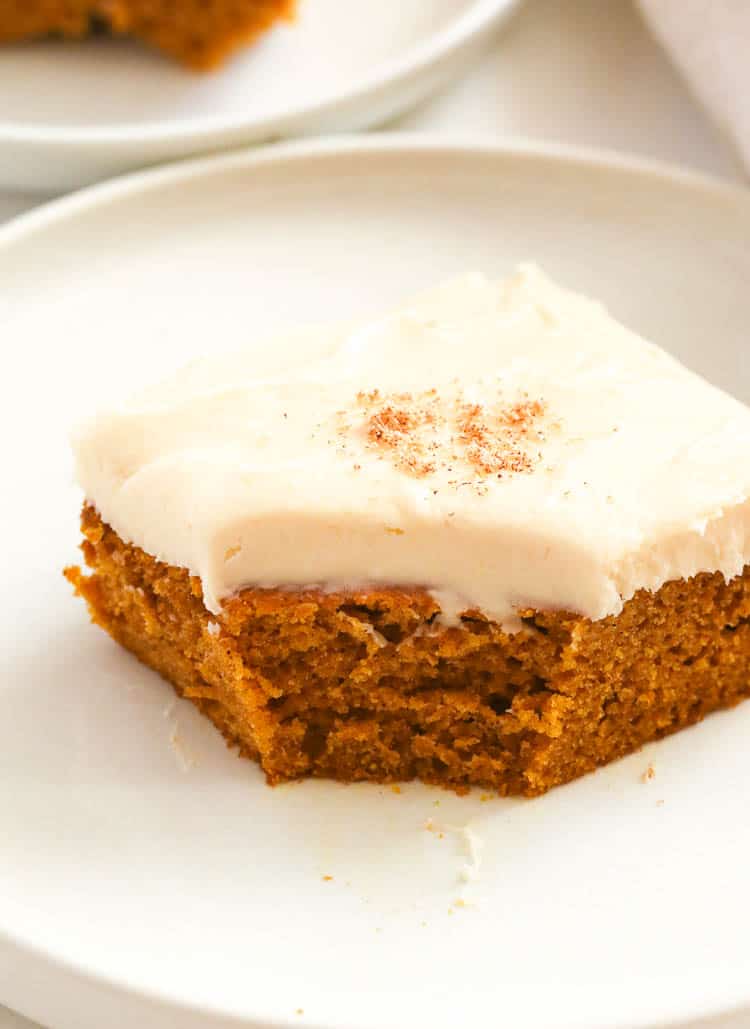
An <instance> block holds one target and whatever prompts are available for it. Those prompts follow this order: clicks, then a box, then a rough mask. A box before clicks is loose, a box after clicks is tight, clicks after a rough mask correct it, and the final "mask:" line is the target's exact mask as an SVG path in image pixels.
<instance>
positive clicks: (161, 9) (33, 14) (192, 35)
mask: <svg viewBox="0 0 750 1029" xmlns="http://www.w3.org/2000/svg"><path fill="white" fill-rule="evenodd" d="M294 7H295V0H178V2H175V0H21V2H20V3H19V2H18V0H0V43H9V42H15V41H18V40H22V39H30V38H35V37H39V36H64V37H66V38H69V39H74V38H78V37H81V36H86V35H88V34H89V33H90V32H91V31H92V30H95V29H98V28H105V29H106V30H107V31H109V32H112V33H114V34H116V35H128V36H136V37H137V38H138V39H141V40H143V41H144V42H145V43H148V44H149V45H150V46H154V47H157V48H158V49H160V50H162V51H163V52H164V53H166V54H169V55H170V56H171V57H174V58H175V59H176V60H178V61H180V62H181V63H182V64H185V65H187V66H188V67H191V68H195V69H206V68H213V67H214V66H216V65H217V64H220V63H221V61H223V60H224V58H225V57H227V55H228V54H230V53H231V52H232V51H233V50H235V49H236V48H237V47H239V46H241V45H243V44H246V43H250V42H252V40H253V39H255V37H256V36H259V35H260V34H261V33H262V32H265V31H266V29H268V28H270V27H271V25H273V23H274V22H276V21H278V20H279V19H281V18H291V17H292V15H293V13H294Z"/></svg>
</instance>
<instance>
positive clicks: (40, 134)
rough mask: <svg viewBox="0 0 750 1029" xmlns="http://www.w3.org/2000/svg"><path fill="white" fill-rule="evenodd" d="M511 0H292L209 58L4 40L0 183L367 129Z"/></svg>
mask: <svg viewBox="0 0 750 1029" xmlns="http://www.w3.org/2000/svg"><path fill="white" fill-rule="evenodd" d="M518 2H519V0H398V3H392V2H391V3H387V2H386V3H382V2H381V3H378V2H375V3H373V0H346V2H345V3H342V2H341V0H299V13H298V16H297V19H296V20H295V21H294V22H293V23H292V24H291V25H280V26H278V27H277V28H275V29H274V30H273V31H272V32H270V33H268V34H267V35H265V36H264V37H262V38H261V39H260V40H259V41H258V42H257V43H256V44H255V45H254V46H252V47H248V48H246V49H244V50H240V51H239V52H238V53H237V55H236V56H235V57H234V58H233V59H232V60H230V61H229V62H228V63H227V64H226V65H224V66H223V67H222V68H221V69H219V70H218V71H216V72H214V73H212V74H208V75H200V74H198V75H196V74H195V73H192V72H188V71H185V70H184V69H182V68H179V67H178V66H176V65H175V64H173V63H171V62H170V61H168V60H167V59H165V58H164V57H162V56H160V55H159V54H156V53H151V52H149V51H148V50H146V49H145V48H144V47H141V46H140V45H139V44H138V43H135V42H132V41H127V40H105V39H92V40H87V41H84V42H81V43H72V42H66V43H64V44H61V43H59V42H55V41H52V42H37V43H33V44H24V45H20V46H14V47H2V48H0V97H2V110H0V153H2V160H0V187H2V186H6V187H13V188H20V189H46V190H64V189H70V188H72V187H74V186H80V185H83V184H84V183H87V182H93V181H96V180H97V179H102V178H106V177H108V176H112V175H114V174H116V173H118V172H122V171H126V170H129V169H132V168H137V167H142V166H143V165H146V164H155V163H157V162H159V161H164V160H166V159H169V158H176V157H184V156H186V155H188V154H195V153H198V152H199V151H205V150H210V149H217V148H219V147H230V146H237V145H238V144H240V143H251V142H256V141H260V140H268V139H270V138H272V137H279V136H291V135H316V134H317V135H319V134H320V133H322V132H341V131H345V130H352V129H360V128H365V127H368V126H370V125H374V124H377V123H379V122H382V121H385V120H386V119H387V118H390V117H393V116H395V115H396V114H398V113H400V112H401V111H402V110H405V109H406V108H407V107H409V106H410V105H412V104H414V103H416V102H417V101H419V100H421V99H423V98H424V97H425V96H427V95H428V94H429V93H430V92H431V91H432V90H433V89H436V88H438V87H439V86H441V85H443V84H445V83H446V82H447V81H448V80H449V79H450V78H451V77H452V76H454V75H457V74H459V73H460V72H461V71H463V70H464V69H465V68H467V67H468V66H469V65H470V64H471V63H472V62H473V61H475V60H476V59H477V58H478V56H479V54H480V52H481V50H482V48H483V47H484V45H485V43H486V41H487V37H488V35H489V33H490V32H491V30H492V29H493V28H494V27H495V26H496V25H498V24H499V22H500V21H501V20H502V19H503V18H504V17H505V16H506V15H507V14H509V13H510V11H511V10H512V9H513V8H514V7H515V6H516V5H517V3H518Z"/></svg>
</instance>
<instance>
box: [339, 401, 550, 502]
mask: <svg viewBox="0 0 750 1029" xmlns="http://www.w3.org/2000/svg"><path fill="white" fill-rule="evenodd" d="M356 407H357V409H358V411H359V412H360V413H361V416H362V421H361V422H360V424H359V426H357V424H356V418H355V419H352V417H351V415H349V416H348V417H349V419H350V421H349V422H347V423H346V424H344V423H343V421H342V424H341V426H340V430H339V432H340V435H344V436H348V435H349V434H350V433H351V432H352V431H353V432H355V433H356V434H357V435H358V436H359V437H360V438H362V437H363V438H364V441H365V446H366V448H367V449H368V450H370V451H371V452H373V453H374V454H375V455H376V456H377V457H379V458H381V459H387V460H389V461H390V462H391V463H392V464H394V465H395V467H396V468H398V469H399V470H400V471H402V472H405V473H406V474H407V475H411V476H413V477H415V478H424V477H426V476H429V475H432V474H434V473H435V472H437V471H438V470H442V471H444V472H448V473H450V474H451V476H452V478H450V479H449V485H450V486H452V487H454V488H458V487H467V486H468V487H473V488H475V489H477V490H478V491H479V492H486V489H487V481H488V480H490V479H503V478H505V477H506V476H508V475H514V474H520V473H524V472H530V471H531V470H532V469H533V467H534V466H535V464H536V463H537V462H538V461H539V460H540V458H541V454H540V453H539V451H538V449H532V448H531V447H530V446H529V445H530V444H532V443H540V442H542V441H543V440H544V434H543V431H542V419H543V418H544V416H545V414H546V404H545V402H544V401H543V400H540V399H531V398H529V397H528V396H526V395H522V396H521V397H520V398H518V397H515V398H514V399H513V400H512V402H510V401H508V400H507V399H504V398H503V396H502V392H501V391H500V389H498V398H497V402H495V403H478V402H476V401H474V400H468V399H466V396H465V394H464V391H463V389H462V388H461V387H460V386H458V385H451V386H450V387H449V388H448V389H447V390H446V391H445V392H443V393H440V392H438V390H436V389H430V390H425V391H423V392H419V393H382V392H381V391H380V390H377V389H376V390H371V391H369V392H361V393H358V394H357V397H356ZM341 414H342V416H343V415H344V414H346V412H341ZM351 421H354V423H355V424H354V425H352V424H351ZM355 468H357V469H358V468H359V465H355ZM434 492H436V491H435V490H433V493H434Z"/></svg>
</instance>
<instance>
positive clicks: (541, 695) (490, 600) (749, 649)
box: [66, 267, 750, 795]
mask: <svg viewBox="0 0 750 1029" xmlns="http://www.w3.org/2000/svg"><path fill="white" fill-rule="evenodd" d="M74 447H75V455H76V464H77V474H78V479H79V482H80V484H81V486H82V487H83V490H84V493H85V503H84V508H83V523H82V524H83V534H84V543H83V553H84V557H85V560H86V564H87V565H88V566H89V568H90V574H88V575H86V574H84V573H83V572H82V571H81V570H80V569H78V568H70V569H68V570H67V572H66V574H67V576H68V578H69V579H70V581H71V582H72V583H73V584H74V586H75V588H76V591H77V592H78V593H79V594H80V595H81V596H83V597H84V598H85V600H86V602H87V603H88V606H89V610H90V612H91V616H92V618H93V620H94V621H95V622H96V623H98V624H99V625H101V626H102V627H103V628H104V629H106V630H107V632H109V633H110V634H111V635H112V636H113V637H114V639H115V640H117V641H118V642H119V643H120V644H122V645H123V646H124V647H126V648H127V649H128V650H130V651H132V652H133V653H134V654H135V655H137V657H139V658H140V659H141V661H143V662H145V663H146V664H147V665H149V666H151V667H152V668H154V669H156V670H157V671H158V672H160V673H161V674H162V675H163V676H164V677H166V678H167V679H168V680H169V681H170V682H171V683H172V684H173V685H174V687H175V689H176V690H177V692H178V693H179V694H180V695H182V696H185V697H189V698H190V699H191V700H193V701H194V703H195V704H196V705H198V707H199V708H200V709H201V710H202V711H203V712H204V713H205V714H206V715H207V716H208V717H209V718H210V719H211V720H212V721H213V722H214V723H215V725H216V726H217V727H218V728H219V729H220V730H221V731H222V732H223V733H224V735H225V736H226V738H227V739H228V740H229V741H230V742H231V743H232V744H235V745H236V746H237V747H238V748H239V749H240V751H241V752H242V753H243V754H245V755H246V756H248V757H251V758H253V759H255V760H256V761H258V762H260V764H261V766H262V768H263V770H264V772H265V774H266V776H267V778H268V781H269V782H271V783H277V782H281V781H283V780H286V779H290V778H296V777H301V776H323V777H330V778H334V779H339V780H344V781H352V780H361V779H367V780H374V781H377V782H389V781H396V780H404V779H411V778H419V779H421V780H423V781H426V782H433V783H441V784H444V785H447V786H451V787H453V788H456V789H462V788H465V787H468V786H471V785H478V786H482V787H485V788H490V789H493V790H496V791H498V792H499V793H501V794H515V793H522V794H527V795H533V794H538V793H542V792H544V791H545V790H547V789H549V788H550V787H552V786H555V785H557V784H559V783H563V782H566V781H568V780H570V779H573V778H575V777H576V776H579V775H581V774H583V773H584V772H587V771H590V770H592V769H594V768H595V767H596V766H598V765H602V764H605V763H607V762H609V761H611V760H613V759H614V758H617V757H619V756H621V755H623V754H626V753H628V752H630V751H632V750H634V749H636V748H638V747H639V746H640V745H642V744H643V743H645V742H647V741H650V740H655V739H658V738H660V737H662V736H665V735H667V734H668V733H672V732H674V731H675V730H677V729H680V728H682V727H684V726H687V725H690V724H691V723H693V722H696V721H698V720H699V719H701V718H702V717H703V716H704V715H706V714H708V713H709V712H711V711H714V710H716V709H718V708H724V707H728V706H731V705H732V704H735V703H736V702H737V701H739V700H740V699H742V698H744V697H746V696H747V695H748V694H750V674H749V673H750V570H748V567H747V565H748V563H749V562H750V531H749V530H750V461H748V454H750V411H749V410H748V409H747V408H745V407H744V406H743V405H742V404H740V403H739V402H738V401H736V400H734V399H732V398H731V397H729V396H728V395H726V394H724V393H722V392H721V391H720V390H718V389H716V388H714V387H713V386H711V385H709V384H708V383H707V382H705V381H704V380H702V379H701V378H700V377H698V376H697V375H694V374H693V373H691V372H690V371H688V370H687V369H686V368H684V367H683V366H682V365H680V364H679V363H678V362H677V361H676V360H674V359H673V358H672V357H670V356H669V355H668V354H666V353H665V352H664V351H662V350H660V349H659V348H658V347H656V346H654V345H652V344H650V343H647V342H646V341H644V340H642V339H640V338H639V337H638V336H636V335H634V334H633V333H631V332H629V331H627V330H626V329H624V328H623V327H621V326H620V325H619V324H617V323H616V322H615V321H614V320H613V319H612V318H611V317H609V315H608V314H607V313H606V311H605V310H604V309H603V308H602V307H601V306H600V305H598V304H596V303H594V302H592V301H589V300H586V299H584V298H583V297H580V296H577V295H575V294H573V293H570V292H567V291H566V290H564V289H561V288H560V287H558V286H556V285H554V284H553V283H552V282H550V281H549V280H548V279H547V278H545V277H544V276H543V275H542V274H541V273H540V272H539V271H538V270H536V269H535V268H533V267H523V268H521V269H520V270H519V271H518V272H517V273H516V274H515V275H513V276H512V277H510V278H509V279H507V280H506V281H503V282H501V283H499V284H498V283H495V282H491V281H489V280H487V279H486V278H484V277H483V276H481V275H468V276H465V277H464V278H462V279H460V280H457V281H455V282H451V283H448V284H447V285H444V286H441V287H438V288H437V289H435V290H433V291H432V292H430V293H428V294H425V295H423V296H420V297H418V298H417V299H416V300H414V301H412V302H411V303H409V304H407V305H406V306H405V307H403V308H401V309H400V310H398V311H396V312H395V313H393V314H390V315H387V316H385V317H382V318H379V319H375V320H371V321H369V322H367V323H365V324H363V325H359V326H355V327H353V328H352V327H339V326H337V327H334V328H332V329H330V330H325V331H321V330H319V329H318V330H314V331H312V330H311V331H310V332H309V333H306V332H302V333H296V334H294V335H291V336H288V337H286V338H283V339H281V340H277V341H274V342H273V344H272V345H265V346H263V347H258V346H256V347H252V348H248V349H247V350H246V351H243V352H240V353H235V354H229V355H223V356H221V357H214V358H210V359H206V360H203V361H199V362H196V363H194V364H193V365H190V366H189V367H188V368H186V369H184V370H183V371H182V372H180V373H178V374H177V375H176V376H175V377H174V378H173V379H171V380H170V381H167V382H164V383H161V384H159V385H157V386H155V387H151V388H150V389H147V390H145V391H144V392H142V393H141V394H140V395H138V396H137V397H135V398H133V399H132V400H130V401H129V402H127V403H126V404H124V405H123V406H121V407H119V408H116V409H113V410H111V411H109V412H106V413H103V414H101V415H99V416H97V417H96V418H94V419H92V420H90V421H88V422H87V423H86V424H85V425H83V426H82V427H81V428H80V430H79V431H78V432H77V434H76V437H75V441H74Z"/></svg>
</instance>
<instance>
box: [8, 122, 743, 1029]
mask: <svg viewBox="0 0 750 1029" xmlns="http://www.w3.org/2000/svg"><path fill="white" fill-rule="evenodd" d="M363 153H370V154H373V155H375V156H377V155H380V156H386V155H399V154H400V156H401V158H402V159H403V158H408V157H409V156H410V155H415V154H418V155H425V154H432V155H434V156H435V158H436V159H439V157H440V156H441V155H442V156H452V157H454V158H455V157H459V158H460V157H463V158H468V159H476V158H480V159H481V158H490V159H492V158H494V159H503V158H509V159H521V160H524V159H526V160H543V161H552V162H555V163H561V164H567V165H571V164H572V165H578V166H580V167H583V168H586V169H597V170H605V171H606V170H609V171H615V172H621V173H622V172H625V173H628V174H634V175H636V176H639V177H646V178H652V179H655V180H657V181H659V182H661V183H672V184H674V185H677V186H680V187H682V188H689V189H694V190H697V191H698V192H700V193H705V194H709V195H711V196H712V197H713V198H715V199H719V200H722V199H723V200H724V201H726V202H731V203H736V204H739V205H741V206H743V207H745V208H748V205H750V192H748V191H747V189H746V188H744V187H743V186H741V185H739V184H734V183H731V182H726V181H723V180H721V179H719V178H717V177H714V176H711V175H708V174H705V173H702V172H699V171H693V170H687V169H684V168H682V167H679V166H675V165H671V164H669V163H666V162H661V161H657V160H652V159H649V158H642V157H638V156H631V155H627V154H621V153H618V152H617V151H613V150H605V149H600V148H592V147H585V146H574V145H569V144H556V143H545V142H536V141H533V140H526V139H523V138H521V137H517V138H514V139H509V140H505V141H503V142H492V141H488V140H486V139H484V138H482V137H477V136H472V135H461V134H446V136H444V137H443V136H433V137H429V136H423V135H419V134H411V133H384V134H379V135H376V136H356V135H353V136H338V137H328V138H321V139H313V140H298V141H291V142H282V143H278V144H274V145H272V146H268V147H263V148H260V149H258V148H253V147H246V148H243V149H241V150H237V151H233V152H231V153H226V154H218V155H212V156H208V157H201V158H194V159H191V160H187V161H178V162H173V163H171V164H168V165H165V166H162V167H159V168H156V169H149V170H145V171H139V172H134V173H130V174H126V175H122V176H120V177H118V178H116V179H114V180H111V181H107V182H104V183H100V184H98V185H94V186H89V187H86V188H83V189H81V190H79V191H77V192H75V193H73V194H70V195H68V196H64V197H62V198H60V199H57V200H53V201H50V202H47V203H44V204H42V205H40V206H39V207H38V208H36V209H34V210H33V211H31V212H28V213H25V214H22V215H19V216H17V217H16V218H14V219H11V220H10V221H9V222H8V223H7V224H6V225H4V226H2V227H0V256H4V255H5V254H7V253H8V252H9V251H11V250H12V247H13V246H14V245H16V244H19V243H20V244H23V243H24V242H25V241H26V240H27V239H29V238H31V237H33V236H34V235H35V234H36V233H38V232H43V231H44V230H46V229H48V228H55V227H56V226H57V225H60V224H63V223H65V222H66V221H70V220H72V219H75V217H77V216H78V215H79V214H84V215H85V214H88V213H91V212H95V211H96V210H97V208H100V207H105V206H107V205H108V204H109V203H112V202H116V201H118V200H120V199H127V198H129V197H137V195H138V194H139V193H142V192H149V191H151V190H152V189H162V188H170V187H173V186H178V187H179V186H180V185H182V184H184V183H189V182H191V181H195V180H197V179H200V178H203V177H210V176H211V175H212V174H220V173H222V172H223V171H224V170H232V169H238V168H239V169H241V168H246V169H248V170H251V169H253V168H255V167H261V166H267V165H269V164H270V165H273V164H275V163H278V162H281V163H283V164H292V165H294V164H297V165H299V166H300V167H304V164H305V162H306V161H308V160H310V159H317V158H334V159H335V158H344V159H346V158H349V157H351V156H353V155H361V154H363ZM2 950H8V951H9V952H15V957H16V958H17V960H18V961H19V962H21V963H29V967H33V968H34V970H35V971H36V972H37V973H38V974H39V975H40V976H52V977H57V978H59V977H65V978H66V979H67V980H68V981H69V982H70V980H75V981H77V982H79V983H80V984H82V986H83V988H85V989H87V990H91V991H97V992H98V991H106V993H107V995H108V998H109V1001H110V1003H117V1002H118V1000H119V1001H121V1000H122V999H123V998H125V997H128V998H130V999H131V1000H132V1001H133V1002H138V1003H141V1004H143V1005H147V1006H149V1008H151V1009H153V1007H154V1006H155V1008H156V1011H159V1010H160V1011H161V1012H162V1013H163V1014H165V1015H166V1014H167V1013H168V1012H171V1013H172V1014H174V1013H177V1012H182V1013H183V1014H184V1015H185V1016H186V1017H192V1018H197V1017H201V1018H207V1019H216V1022H217V1024H222V1025H227V1026H229V1025H236V1026H238V1027H239V1026H248V1027H249V1026H252V1025H256V1026H258V1027H260V1026H261V1025H265V1026H268V1027H269V1029H287V1027H288V1026H290V1025H292V1021H291V1019H286V1018H284V1017H282V1018H279V1017H278V1015H273V1014H272V1015H269V1014H268V1013H263V1012H256V1013H253V1014H252V1015H244V1016H238V1015H237V1014H234V1013H231V1012H229V1011H227V1010H221V1008H219V1007H215V1006H213V1005H202V1006H200V1007H196V1006H194V1005H187V1004H186V1003H185V1002H184V1001H181V1000H180V999H179V998H176V997H173V996H171V995H170V994H169V993H167V992H164V993H162V992H159V991H155V990H150V989H148V988H145V989H144V988H143V987H142V986H140V985H139V986H136V985H135V984H132V983H130V982H129V981H128V977H127V976H123V977H121V978H117V977H114V976H108V975H100V974H98V973H94V972H91V971H90V970H89V969H87V968H86V967H85V966H82V965H78V964H76V963H74V962H71V961H70V960H68V959H67V958H66V957H64V956H61V955H59V954H57V953H55V952H53V951H51V950H48V949H47V948H45V947H44V946H42V945H40V944H38V943H37V942H35V941H31V940H28V939H25V938H24V937H23V936H19V935H17V934H15V933H14V932H13V931H12V930H11V929H9V928H8V927H7V926H6V925H2V924H0V951H2ZM11 1002H12V1001H11ZM748 1004H750V992H749V991H748V989H747V984H746V983H745V982H742V983H740V982H737V983H735V984H734V988H733V991H732V993H731V995H730V993H729V992H727V994H726V995H725V998H724V1000H723V1002H722V1005H721V1007H720V1008H718V1009H717V1008H716V1007H715V1006H713V1005H712V1003H711V998H710V997H709V996H704V998H703V1001H702V1003H701V1004H695V1003H693V1004H692V1006H691V1007H690V1009H689V1010H686V1009H685V1007H684V1006H681V1005H680V1004H676V1005H675V1006H674V1007H673V1008H672V1010H671V1011H670V1014H669V1015H668V1016H667V1018H666V1019H664V1018H662V1019H658V1021H657V1022H656V1023H653V1024H658V1025H662V1026H667V1025H678V1024H679V1022H680V1021H681V1020H682V1019H685V1018H693V1019H699V1018H701V1017H708V1016H719V1015H721V1014H730V1013H732V1012H735V1011H744V1010H746V1009H747V1010H750V1009H748V1008H747V1005H748ZM144 1010H145V1009H144ZM32 1017H33V1016H32ZM657 1017H658V1016H657ZM305 1024H306V1025H308V1026H310V1027H311V1029H325V1027H324V1026H323V1024H322V1023H319V1022H308V1021H307V1020H306V1023H305ZM606 1024H607V1025H609V1026H612V1027H614V1026H624V1023H622V1022H621V1021H618V1019H617V1018H616V1017H614V1016H613V1019H612V1020H611V1021H610V1022H608V1023H606ZM638 1024H641V1025H642V1024H645V1023H640V1022H639V1023H638Z"/></svg>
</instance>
